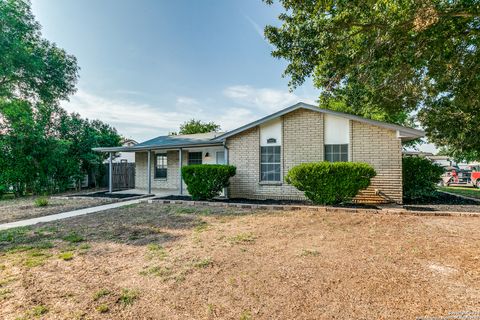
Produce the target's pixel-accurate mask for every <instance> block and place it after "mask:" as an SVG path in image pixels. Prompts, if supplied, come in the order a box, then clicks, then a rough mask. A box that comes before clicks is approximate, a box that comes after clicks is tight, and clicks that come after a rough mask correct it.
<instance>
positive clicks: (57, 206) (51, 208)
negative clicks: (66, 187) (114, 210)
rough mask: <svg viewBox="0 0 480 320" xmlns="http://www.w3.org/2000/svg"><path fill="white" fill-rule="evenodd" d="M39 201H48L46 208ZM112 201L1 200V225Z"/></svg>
mask: <svg viewBox="0 0 480 320" xmlns="http://www.w3.org/2000/svg"><path fill="white" fill-rule="evenodd" d="M38 199H47V200H48V203H47V204H46V205H45V206H39V205H38V203H36V200H37V201H38ZM113 201H116V200H112V199H98V198H97V199H94V198H92V199H73V198H72V199H55V198H49V197H25V198H18V199H4V200H0V224H1V223H7V222H12V221H18V220H24V219H31V218H36V217H43V216H48V215H50V214H56V213H61V212H65V211H70V210H77V209H82V208H89V207H94V206H98V205H102V204H107V203H110V202H113Z"/></svg>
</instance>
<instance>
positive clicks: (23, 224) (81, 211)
mask: <svg viewBox="0 0 480 320" xmlns="http://www.w3.org/2000/svg"><path fill="white" fill-rule="evenodd" d="M142 200H143V199H134V200H128V201H120V202H114V203H109V204H104V205H101V206H96V207H90V208H85V209H79V210H73V211H67V212H62V213H58V214H52V215H49V216H43V217H38V218H32V219H27V220H20V221H15V222H9V223H4V224H0V230H6V229H10V228H16V227H26V226H31V225H34V224H37V223H41V222H50V221H55V220H60V219H66V218H71V217H76V216H81V215H85V214H89V213H94V212H99V211H104V210H109V209H114V208H119V207H123V206H128V205H131V204H136V203H139V202H140V201H142Z"/></svg>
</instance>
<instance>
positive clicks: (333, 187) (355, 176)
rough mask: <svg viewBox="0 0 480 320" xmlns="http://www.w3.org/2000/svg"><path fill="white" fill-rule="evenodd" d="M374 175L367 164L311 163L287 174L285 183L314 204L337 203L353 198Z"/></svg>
mask: <svg viewBox="0 0 480 320" xmlns="http://www.w3.org/2000/svg"><path fill="white" fill-rule="evenodd" d="M375 175H376V172H375V170H374V169H373V168H372V167H371V166H370V165H369V164H366V163H359V162H326V161H323V162H312V163H303V164H299V165H297V166H295V167H293V168H292V169H290V171H289V172H288V173H287V175H286V177H285V181H286V182H287V183H289V184H291V185H293V186H294V187H295V188H297V189H298V190H300V191H303V192H305V196H306V197H307V198H308V199H310V200H311V201H312V202H313V203H316V204H338V203H342V202H347V201H350V200H351V199H353V197H355V196H356V195H357V193H358V192H359V191H360V190H362V189H365V188H367V187H368V186H369V185H370V180H371V179H372V178H373V177H374V176H375Z"/></svg>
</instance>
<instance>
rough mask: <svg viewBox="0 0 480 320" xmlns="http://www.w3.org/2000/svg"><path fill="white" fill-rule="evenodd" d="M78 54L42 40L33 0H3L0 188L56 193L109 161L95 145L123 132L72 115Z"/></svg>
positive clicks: (0, 28) (116, 138)
mask: <svg viewBox="0 0 480 320" xmlns="http://www.w3.org/2000/svg"><path fill="white" fill-rule="evenodd" d="M78 70H79V67H78V65H77V61H76V59H75V57H74V56H71V55H69V54H67V53H66V52H65V51H64V50H63V49H60V48H58V47H57V46H56V45H55V44H53V43H51V42H49V41H48V40H45V39H43V38H42V35H41V32H40V25H39V24H38V22H36V21H35V19H34V16H33V15H32V12H31V9H30V2H29V1H26V0H0V154H1V157H0V193H1V192H2V191H5V190H6V189H12V188H13V191H14V192H15V194H16V195H22V194H24V193H25V192H32V193H43V192H56V191H60V190H64V189H65V188H67V187H69V186H70V185H71V184H72V182H75V181H76V180H77V179H79V178H80V177H82V176H83V175H84V174H86V173H92V172H93V173H94V172H97V171H98V168H99V167H101V166H102V160H103V159H104V158H105V155H102V154H99V153H94V152H93V151H92V150H91V149H92V148H93V147H98V146H101V145H111V146H116V145H119V142H120V136H119V135H118V134H117V132H116V130H115V129H113V128H111V127H110V126H108V125H106V124H104V123H102V122H100V121H88V120H84V119H81V118H80V117H79V116H78V115H76V114H71V115H69V114H67V113H66V112H65V111H64V110H63V109H62V108H60V107H59V103H60V101H62V100H66V99H68V96H69V95H70V94H72V93H74V92H75V85H76V82H77V79H78Z"/></svg>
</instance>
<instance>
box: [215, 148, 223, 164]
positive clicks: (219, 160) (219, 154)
mask: <svg viewBox="0 0 480 320" xmlns="http://www.w3.org/2000/svg"><path fill="white" fill-rule="evenodd" d="M216 157H217V159H216V161H217V164H225V152H223V151H217V153H216Z"/></svg>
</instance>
